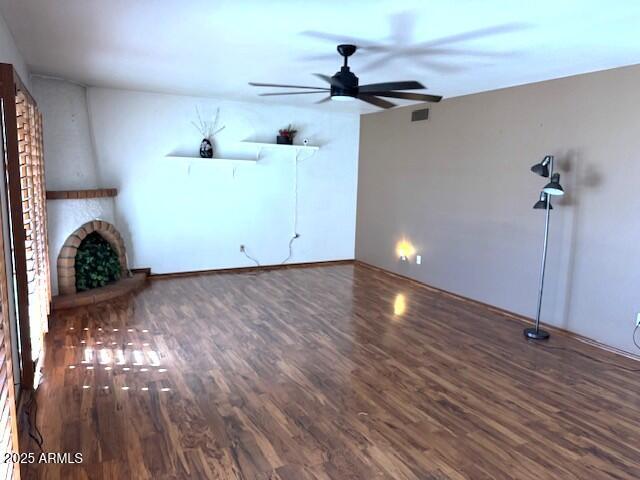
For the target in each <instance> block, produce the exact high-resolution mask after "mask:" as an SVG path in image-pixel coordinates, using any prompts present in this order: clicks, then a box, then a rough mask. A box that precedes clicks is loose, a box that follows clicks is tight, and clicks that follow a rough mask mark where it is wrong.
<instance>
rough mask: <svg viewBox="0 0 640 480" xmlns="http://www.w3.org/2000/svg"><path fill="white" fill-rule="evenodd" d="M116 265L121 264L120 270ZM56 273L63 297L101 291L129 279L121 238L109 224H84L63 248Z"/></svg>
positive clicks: (100, 222)
mask: <svg viewBox="0 0 640 480" xmlns="http://www.w3.org/2000/svg"><path fill="white" fill-rule="evenodd" d="M87 239H88V240H87ZM85 240H86V241H85ZM107 247H109V248H107ZM81 252H84V253H81ZM112 254H113V255H115V260H114V257H113V255H112ZM116 264H119V266H120V268H119V270H118V269H117V267H116ZM57 269H58V290H59V292H60V295H71V294H74V293H77V292H80V291H83V290H88V289H93V288H98V287H101V286H103V285H106V284H107V283H110V282H112V281H114V280H120V279H121V278H127V277H129V272H128V270H127V257H126V253H125V247H124V241H123V240H122V236H121V235H120V233H119V232H118V230H117V229H116V227H114V226H113V225H111V224H110V223H108V222H105V221H102V220H94V221H91V222H87V223H85V224H84V225H82V226H81V227H80V228H78V229H77V230H76V231H75V232H73V233H72V234H71V235H69V237H68V238H67V241H66V242H65V243H64V245H63V246H62V249H61V250H60V254H59V255H58V263H57Z"/></svg>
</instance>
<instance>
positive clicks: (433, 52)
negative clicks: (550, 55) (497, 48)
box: [398, 47, 517, 58]
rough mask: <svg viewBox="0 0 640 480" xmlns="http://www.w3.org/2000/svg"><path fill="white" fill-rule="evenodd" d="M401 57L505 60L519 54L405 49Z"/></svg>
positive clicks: (512, 52)
mask: <svg viewBox="0 0 640 480" xmlns="http://www.w3.org/2000/svg"><path fill="white" fill-rule="evenodd" d="M398 54H399V55H402V56H403V57H411V56H418V57H419V56H423V55H431V56H435V55H447V56H455V57H488V58H503V57H513V56H514V55H516V54H517V52H515V51H510V52H504V51H503V52H490V51H487V50H471V49H459V48H431V47H424V48H420V47H417V48H413V47H409V48H405V49H402V50H400V51H399V52H398Z"/></svg>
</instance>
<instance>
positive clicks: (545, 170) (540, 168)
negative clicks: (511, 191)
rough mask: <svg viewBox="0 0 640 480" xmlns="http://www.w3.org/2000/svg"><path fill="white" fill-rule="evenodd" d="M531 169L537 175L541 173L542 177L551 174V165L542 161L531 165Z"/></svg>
mask: <svg viewBox="0 0 640 480" xmlns="http://www.w3.org/2000/svg"><path fill="white" fill-rule="evenodd" d="M531 171H532V172H533V173H535V174H536V175H540V176H541V177H548V176H549V167H547V166H546V165H543V164H542V163H536V164H535V165H534V166H533V167H531Z"/></svg>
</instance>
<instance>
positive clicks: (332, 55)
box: [298, 53, 338, 63]
mask: <svg viewBox="0 0 640 480" xmlns="http://www.w3.org/2000/svg"><path fill="white" fill-rule="evenodd" d="M298 59H299V60H304V61H313V62H316V61H329V60H330V61H332V62H333V63H335V62H336V61H337V59H338V57H337V56H336V54H335V53H323V54H320V55H305V56H303V57H298Z"/></svg>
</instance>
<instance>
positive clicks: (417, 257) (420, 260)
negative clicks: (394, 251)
mask: <svg viewBox="0 0 640 480" xmlns="http://www.w3.org/2000/svg"><path fill="white" fill-rule="evenodd" d="M421 263H422V255H416V264H417V265H420V264H421Z"/></svg>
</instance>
